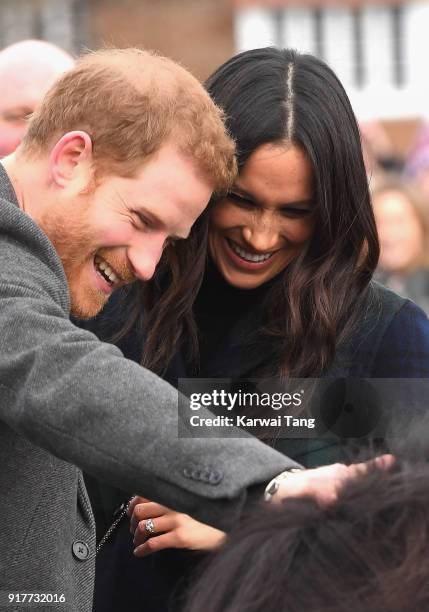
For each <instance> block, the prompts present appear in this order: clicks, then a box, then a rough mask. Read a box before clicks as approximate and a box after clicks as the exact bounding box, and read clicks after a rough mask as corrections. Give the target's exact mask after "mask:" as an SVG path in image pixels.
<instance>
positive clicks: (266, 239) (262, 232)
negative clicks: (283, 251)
mask: <svg viewBox="0 0 429 612" xmlns="http://www.w3.org/2000/svg"><path fill="white" fill-rule="evenodd" d="M243 238H244V240H245V241H246V243H247V244H248V245H249V246H250V247H251V248H252V249H253V250H254V251H258V252H260V253H267V252H269V251H271V250H274V249H276V248H278V245H279V232H278V230H277V229H276V228H275V227H272V226H271V225H263V224H257V223H255V224H252V225H246V226H245V227H243Z"/></svg>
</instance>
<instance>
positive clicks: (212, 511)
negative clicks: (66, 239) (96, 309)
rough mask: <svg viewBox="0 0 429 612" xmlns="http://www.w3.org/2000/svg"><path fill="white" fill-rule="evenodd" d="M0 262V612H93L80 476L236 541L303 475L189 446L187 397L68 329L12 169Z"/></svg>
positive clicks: (227, 448) (4, 184)
mask: <svg viewBox="0 0 429 612" xmlns="http://www.w3.org/2000/svg"><path fill="white" fill-rule="evenodd" d="M0 262H1V265H0V551H1V552H0V610H15V609H16V610H25V609H32V608H33V606H31V605H30V606H29V607H28V606H27V605H23V604H18V603H15V604H11V605H8V604H7V602H8V601H9V598H8V594H9V593H14V594H16V593H41V594H51V595H53V596H54V598H55V596H56V598H59V597H60V596H61V595H62V596H63V598H64V599H65V602H63V603H52V605H49V603H45V604H43V605H41V604H38V605H37V606H36V607H34V609H42V610H47V611H48V610H61V611H67V612H72V611H73V612H90V610H91V604H92V594H93V580H94V567H95V529H94V519H93V515H92V512H91V508H90V505H89V502H88V497H87V494H86V490H85V486H84V483H83V479H82V473H81V470H85V471H86V472H88V473H89V474H92V475H94V476H95V477H97V478H99V479H101V480H104V481H106V482H108V483H111V484H112V485H115V486H117V487H120V488H122V489H125V490H130V491H135V492H137V493H141V494H143V495H146V496H147V497H149V498H151V499H154V500H156V501H158V502H161V503H163V504H165V505H167V506H171V507H173V508H176V509H178V510H180V511H184V512H187V513H189V514H191V515H193V516H195V517H196V518H198V519H200V520H204V521H206V522H208V523H211V524H213V525H215V526H218V527H219V528H226V529H227V528H228V526H230V525H231V524H232V523H233V521H234V520H236V519H237V517H238V516H239V515H240V513H241V511H242V509H243V506H244V505H245V504H246V503H248V502H249V499H256V498H258V499H259V497H260V494H261V490H262V485H263V484H266V483H267V482H268V481H269V480H270V479H271V478H272V477H273V476H275V475H276V474H278V473H279V472H281V471H283V470H285V469H287V468H289V467H292V466H293V465H295V464H294V463H293V462H292V461H290V460H289V459H288V458H285V457H284V456H283V455H281V454H279V453H277V452H276V451H274V450H272V449H270V448H269V447H267V446H266V445H264V444H263V443H261V442H258V441H257V440H256V439H253V438H250V437H249V438H245V439H243V438H242V439H227V440H219V439H204V440H198V439H179V438H178V436H177V404H178V401H181V400H180V398H179V399H178V395H177V392H176V391H175V390H174V389H173V388H172V387H170V386H169V385H168V384H167V383H165V382H163V381H162V380H160V379H159V378H158V377H157V376H155V375H154V374H152V373H151V372H149V371H148V370H145V369H144V368H142V367H140V366H139V365H137V364H136V363H133V362H131V361H128V360H127V359H125V358H124V357H123V356H122V354H121V352H120V351H119V349H117V348H116V347H114V346H112V345H108V344H104V343H102V342H100V341H99V340H98V339H97V338H96V337H95V336H94V335H93V334H91V333H90V332H88V331H85V330H81V329H78V328H77V327H75V326H74V325H73V324H72V323H71V322H70V320H69V294H68V287H67V282H66V278H65V275H64V270H63V267H62V264H61V261H60V259H59V257H58V255H57V253H56V251H55V250H54V248H53V246H52V244H51V242H50V241H49V240H48V238H47V237H46V235H45V234H44V233H43V232H42V231H41V230H40V228H39V227H38V226H37V225H36V224H35V223H34V222H33V221H32V220H31V218H30V217H29V216H28V215H26V214H25V213H24V212H23V211H21V209H20V208H19V207H18V203H17V200H16V196H15V193H14V191H13V188H12V185H11V183H10V182H9V179H8V177H7V174H6V172H5V170H4V168H3V167H2V166H1V164H0ZM46 601H48V600H47V599H46Z"/></svg>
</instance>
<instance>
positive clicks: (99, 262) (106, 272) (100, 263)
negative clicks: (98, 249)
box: [94, 255, 122, 287]
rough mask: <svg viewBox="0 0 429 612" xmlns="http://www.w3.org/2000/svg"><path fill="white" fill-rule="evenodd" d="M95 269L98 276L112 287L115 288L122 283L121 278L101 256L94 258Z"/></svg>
mask: <svg viewBox="0 0 429 612" xmlns="http://www.w3.org/2000/svg"><path fill="white" fill-rule="evenodd" d="M94 267H95V269H96V270H97V272H98V274H100V276H101V277H102V278H103V279H104V280H105V281H106V282H107V283H108V284H109V285H110V286H111V287H114V286H115V285H118V284H119V283H120V282H121V280H122V279H121V278H120V277H119V275H118V274H117V273H115V272H114V270H112V268H111V267H110V266H109V264H108V263H107V262H106V261H104V259H102V258H101V257H100V256H99V255H96V256H95V257H94Z"/></svg>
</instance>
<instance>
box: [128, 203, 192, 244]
mask: <svg viewBox="0 0 429 612" xmlns="http://www.w3.org/2000/svg"><path fill="white" fill-rule="evenodd" d="M136 212H137V214H138V215H140V216H141V217H143V220H147V221H149V223H151V224H152V225H153V226H154V227H159V228H162V229H166V225H165V223H164V221H163V220H162V219H160V218H159V217H158V216H157V215H156V214H155V213H153V212H151V211H150V210H148V209H147V208H145V207H144V206H140V207H139V208H138V209H137V211H136ZM189 233H190V232H187V233H186V234H185V235H182V236H180V235H178V234H171V235H170V238H172V239H173V240H186V238H188V237H189Z"/></svg>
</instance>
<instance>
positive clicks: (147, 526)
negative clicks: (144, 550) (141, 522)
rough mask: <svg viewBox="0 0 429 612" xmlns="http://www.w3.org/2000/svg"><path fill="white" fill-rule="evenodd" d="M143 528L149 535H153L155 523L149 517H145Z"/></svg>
mask: <svg viewBox="0 0 429 612" xmlns="http://www.w3.org/2000/svg"><path fill="white" fill-rule="evenodd" d="M144 528H145V530H146V531H147V533H148V534H149V535H153V534H154V533H155V524H154V522H153V520H152V519H151V518H150V519H147V521H146V523H145V527H144Z"/></svg>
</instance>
